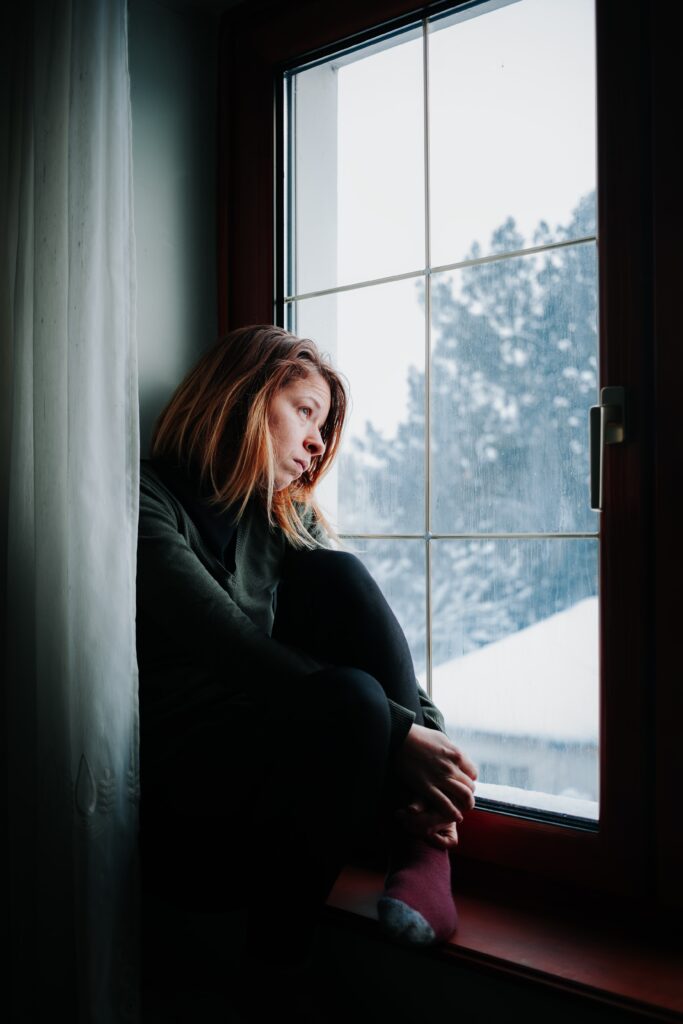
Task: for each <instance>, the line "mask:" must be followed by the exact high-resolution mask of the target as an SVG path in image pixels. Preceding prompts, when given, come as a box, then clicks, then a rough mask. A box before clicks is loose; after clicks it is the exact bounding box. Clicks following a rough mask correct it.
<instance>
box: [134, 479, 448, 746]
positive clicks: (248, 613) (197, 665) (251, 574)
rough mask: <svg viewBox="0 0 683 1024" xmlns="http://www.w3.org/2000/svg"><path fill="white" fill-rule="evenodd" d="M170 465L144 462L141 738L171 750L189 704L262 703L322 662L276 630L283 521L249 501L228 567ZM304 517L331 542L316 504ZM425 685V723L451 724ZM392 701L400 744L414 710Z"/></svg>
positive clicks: (140, 581) (394, 741)
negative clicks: (271, 520) (315, 514)
mask: <svg viewBox="0 0 683 1024" xmlns="http://www.w3.org/2000/svg"><path fill="white" fill-rule="evenodd" d="M162 468H163V467H160V466H159V465H158V464H156V463H153V462H152V461H151V460H149V459H142V460H141V463H140V520H139V530H138V557H137V620H136V625H137V653H138V666H139V669H140V710H141V724H142V731H143V738H142V742H143V745H144V743H145V737H147V736H149V737H151V736H154V737H155V739H154V746H155V750H157V751H161V750H162V749H164V750H166V752H167V753H170V752H172V749H173V744H174V742H176V740H177V739H178V737H181V736H182V721H183V717H184V716H185V715H186V714H187V712H188V711H191V710H192V709H197V708H199V707H203V708H204V709H206V710H207V712H208V713H210V708H211V705H212V704H213V703H214V702H218V701H221V702H224V701H225V699H226V697H227V698H228V699H229V700H230V701H234V702H235V703H236V704H243V705H244V707H245V709H248V708H250V709H253V707H254V706H255V705H258V703H259V702H260V701H261V700H263V699H264V697H265V696H267V695H266V694H265V693H264V692H263V691H262V688H263V687H264V686H268V685H272V686H276V687H282V686H287V685H288V684H291V685H292V689H293V693H294V694H295V693H296V681H297V679H298V678H299V677H300V676H301V674H310V673H312V672H316V671H318V670H319V669H320V667H321V666H320V663H319V662H317V661H316V660H315V659H314V658H313V657H311V656H310V655H308V654H307V653H306V652H305V651H302V650H299V649H297V648H295V647H292V646H291V645H289V644H287V645H285V644H283V643H280V642H278V641H277V640H274V639H273V638H272V637H271V632H272V628H273V621H274V615H275V604H276V590H277V586H278V583H279V581H280V579H281V568H282V563H283V559H284V555H285V551H286V548H287V545H288V544H289V542H288V541H287V539H286V537H285V536H284V534H283V533H282V531H281V530H271V529H270V527H269V525H268V522H267V518H266V514H265V511H264V510H263V508H262V506H260V505H259V504H258V503H257V502H256V501H252V502H250V504H249V506H248V508H247V510H246V512H245V514H244V516H243V517H242V519H241V520H240V523H239V528H238V529H237V532H236V548H235V551H234V566H230V568H228V567H226V565H225V564H223V562H222V561H221V560H220V558H219V557H218V556H217V549H216V547H215V545H212V544H211V543H210V542H209V540H208V539H207V536H208V530H207V529H203V531H202V533H200V531H199V529H198V528H197V525H196V524H195V522H194V521H193V519H192V518H191V517H190V514H189V512H188V507H187V506H189V507H190V508H192V505H191V504H190V503H189V502H187V501H185V502H183V501H182V500H180V497H179V492H178V488H177V487H174V489H171V487H170V485H169V478H168V476H167V475H166V473H163V474H162V473H161V470H162ZM162 476H163V478H162ZM164 480H166V482H164ZM180 493H181V494H182V491H181V492H180ZM203 509H204V510H206V512H207V513H208V515H215V513H214V512H213V510H208V507H207V506H203ZM195 518H197V516H196V515H195ZM305 522H306V525H307V528H308V529H309V531H310V533H311V535H312V536H314V537H315V538H316V539H317V540H318V541H319V542H320V543H322V544H323V545H325V546H327V547H331V544H330V542H329V539H328V538H327V536H326V535H325V534H324V532H323V530H322V528H321V527H320V526H319V525H318V524H317V523H314V522H313V520H312V515H311V514H307V516H306V518H305ZM205 525H208V526H210V525H211V524H210V523H208V524H206V521H205ZM255 680H258V687H259V688H261V692H259V693H256V692H254V691H255V689H256V685H255V682H254V681H255ZM268 680H269V681H270V682H269V683H268V682H264V681H268ZM416 683H417V681H416ZM418 693H419V699H420V704H421V706H422V710H423V713H424V718H425V724H426V725H427V726H429V727H430V728H434V729H439V730H440V731H442V732H445V731H446V730H445V725H444V719H443V716H442V715H441V712H440V711H439V710H438V708H437V707H436V706H435V705H434V704H433V703H432V701H431V700H430V699H429V697H428V696H427V694H426V693H425V691H424V690H423V689H422V688H421V687H419V686H418ZM389 708H390V713H391V720H392V738H391V750H392V752H393V751H395V750H396V749H397V748H398V747H399V746H400V744H401V743H402V742H403V740H404V739H405V737H406V735H407V734H408V730H409V729H410V726H411V725H412V723H413V722H414V720H415V712H414V711H411V710H410V709H408V708H405V707H403V706H402V705H400V704H397V703H396V702H395V701H393V700H389ZM176 726H177V728H176Z"/></svg>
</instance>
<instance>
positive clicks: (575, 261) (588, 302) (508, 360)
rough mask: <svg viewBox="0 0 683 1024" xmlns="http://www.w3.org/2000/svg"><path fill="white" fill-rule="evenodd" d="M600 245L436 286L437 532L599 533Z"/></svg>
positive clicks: (476, 269)
mask: <svg viewBox="0 0 683 1024" xmlns="http://www.w3.org/2000/svg"><path fill="white" fill-rule="evenodd" d="M596 272H597V268H596V252H595V243H594V242H588V243H582V244H579V245H573V246H567V247H565V248H561V249H551V250H549V251H548V252H545V253H539V254H538V255H532V256H517V257H511V258H507V259H500V260H496V261H494V262H491V263H482V264H478V265H476V266H470V267H464V268H462V269H460V270H457V271H450V272H445V273H442V274H435V275H434V277H433V279H432V377H431V385H432V416H431V426H432V431H431V447H432V474H433V476H432V502H433V504H432V511H433V519H432V529H433V530H434V532H436V533H454V532H462V531H467V532H476V533H486V532H491V533H502V532H510V533H519V532H523V533H530V532H531V533H536V532H540V531H551V532H560V533H565V532H569V531H572V532H576V531H580V532H586V531H590V532H594V531H595V530H596V529H597V519H598V513H597V512H594V511H592V510H591V508H590V465H589V451H588V415H589V413H588V410H589V408H590V406H591V405H595V404H596V403H597V401H598V387H597V383H598V382H597V367H598V344H597V308H596V304H597V276H596Z"/></svg>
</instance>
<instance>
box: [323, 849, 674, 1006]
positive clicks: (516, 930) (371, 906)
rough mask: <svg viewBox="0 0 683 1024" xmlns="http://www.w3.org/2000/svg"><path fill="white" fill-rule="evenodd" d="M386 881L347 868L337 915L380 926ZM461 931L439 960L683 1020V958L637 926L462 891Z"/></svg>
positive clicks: (333, 898) (332, 909)
mask: <svg viewBox="0 0 683 1024" xmlns="http://www.w3.org/2000/svg"><path fill="white" fill-rule="evenodd" d="M383 882H384V876H383V875H382V874H381V873H380V872H378V871H377V870H373V869H370V868H365V867H356V866H347V867H346V868H345V869H344V871H343V872H342V874H341V875H340V876H339V878H338V880H337V883H336V885H335V887H334V889H333V891H332V892H331V894H330V896H329V898H328V901H327V903H328V911H329V913H330V914H331V915H332V916H337V915H339V914H342V915H343V916H344V917H345V918H347V919H348V916H349V915H352V916H354V917H355V918H356V919H357V920H358V923H360V921H361V920H364V921H366V922H367V926H368V927H372V925H371V924H370V922H373V921H376V920H377V912H376V904H377V899H378V897H379V896H380V894H381V892H382V889H383ZM456 903H457V907H458V914H459V927H458V930H457V932H456V934H455V935H454V936H453V938H452V939H451V940H450V942H448V943H446V944H444V945H442V946H440V947H435V948H434V949H433V950H430V951H429V952H430V954H431V955H434V956H437V957H438V958H439V959H441V960H449V959H451V960H453V961H457V962H458V963H461V964H462V963H469V964H472V965H475V966H478V967H484V968H486V969H488V970H494V971H497V972H501V973H505V974H508V975H509V974H512V975H514V976H516V977H517V978H524V979H526V980H528V981H533V982H535V983H536V984H539V985H543V986H546V987H550V988H555V989H561V990H563V991H565V992H571V993H573V994H574V995H578V996H583V997H584V998H585V999H587V1000H588V1001H590V1002H592V1003H603V1004H608V1005H610V1006H613V1007H617V1008H621V1009H624V1010H628V1011H630V1012H631V1013H634V1014H636V1015H637V1014H639V1013H643V1014H645V1015H647V1016H648V1017H649V1018H650V1019H655V1020H662V1021H680V1020H683V960H682V958H681V954H680V951H677V950H675V949H672V944H671V943H670V942H664V943H662V942H658V941H657V938H656V936H653V935H652V934H646V933H645V930H644V929H643V928H642V927H638V926H635V927H634V929H633V931H632V932H631V933H629V932H628V931H627V930H626V929H624V927H623V923H622V924H620V925H618V926H616V925H615V926H613V927H610V925H609V923H608V922H602V923H601V924H600V926H596V925H595V923H594V922H591V924H590V925H586V924H582V923H581V921H580V918H579V917H578V916H577V915H576V914H574V915H572V918H567V917H565V916H564V915H561V914H559V913H557V912H555V911H548V910H545V911H543V910H539V909H538V908H534V909H533V910H531V909H529V908H527V907H525V908H520V907H511V906H505V907H502V906H501V905H500V904H499V903H498V902H494V901H493V900H489V899H486V898H483V897H482V896H481V895H480V894H474V893H466V892H456Z"/></svg>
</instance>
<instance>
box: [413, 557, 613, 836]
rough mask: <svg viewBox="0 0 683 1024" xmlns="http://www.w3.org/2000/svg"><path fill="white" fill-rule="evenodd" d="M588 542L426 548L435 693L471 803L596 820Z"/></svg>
mask: <svg viewBox="0 0 683 1024" xmlns="http://www.w3.org/2000/svg"><path fill="white" fill-rule="evenodd" d="M597 557H598V551H597V541H596V540H582V539H578V538H577V539H559V538H558V539H554V538H545V539H542V540H535V539H531V538H530V539H523V540H521V539H517V540H512V539H510V540H493V539H488V540H437V541H434V542H433V544H432V665H433V668H432V686H433V690H432V692H433V695H434V700H435V702H436V703H437V705H438V706H439V707H440V708H441V710H442V712H443V714H444V718H445V719H446V727H447V729H448V732H449V735H450V736H451V737H452V738H453V740H454V742H457V743H458V744H460V745H462V748H463V750H466V751H467V753H468V754H469V755H470V756H471V757H472V758H473V760H474V761H475V762H476V763H478V764H479V767H480V769H481V774H480V781H479V783H478V784H477V796H478V797H488V798H491V799H495V800H500V801H502V802H504V803H513V804H518V805H521V806H526V807H537V808H543V809H548V810H552V811H555V812H557V813H562V814H572V815H576V816H578V817H584V818H589V819H590V818H593V819H595V818H597V816H598V797H599V794H598V703H599V701H598V599H597V588H596V580H597Z"/></svg>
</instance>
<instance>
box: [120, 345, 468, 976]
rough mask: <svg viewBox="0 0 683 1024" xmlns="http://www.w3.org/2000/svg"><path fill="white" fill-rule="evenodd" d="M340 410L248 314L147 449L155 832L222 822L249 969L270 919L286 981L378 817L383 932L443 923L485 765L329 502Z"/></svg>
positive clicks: (144, 622) (397, 934)
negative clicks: (323, 492)
mask: <svg viewBox="0 0 683 1024" xmlns="http://www.w3.org/2000/svg"><path fill="white" fill-rule="evenodd" d="M346 411H347V394H346V390H345V387H344V384H343V380H342V378H341V376H340V375H339V373H337V372H336V371H335V370H334V369H333V368H332V367H331V366H330V365H329V363H328V362H327V360H325V359H323V358H322V357H321V355H320V353H319V352H318V349H317V347H316V346H315V344H314V343H313V342H312V341H309V340H302V339H299V338H296V337H295V336H294V335H292V334H290V333H289V332H287V331H285V330H283V329H281V328H279V327H271V326H252V327H245V328H240V329H239V330H235V331H233V332H231V333H230V334H229V335H227V336H226V337H224V338H223V339H222V340H221V341H220V342H219V343H218V344H217V345H215V346H214V347H213V348H212V349H211V350H210V351H208V352H207V353H206V354H205V355H204V356H203V357H202V358H201V359H200V361H199V362H198V363H197V365H196V366H195V368H194V369H193V370H192V371H191V372H190V373H189V374H188V376H187V377H186V379H185V380H184V381H183V382H182V384H181V385H180V386H179V387H178V389H177V390H176V392H175V394H174V395H173V397H172V398H171V400H170V402H169V403H168V405H167V406H166V408H165V409H164V411H163V412H162V414H161V416H160V417H159V419H158V421H157V424H156V427H155V431H154V435H153V438H152V446H151V447H152V453H151V454H152V457H151V459H149V460H144V459H143V460H142V465H141V490H140V526H139V542H138V577H137V630H138V636H137V642H138V663H139V668H140V709H141V763H142V785H143V793H144V796H143V804H142V806H143V810H142V822H143V827H142V835H143V836H144V835H145V825H144V823H145V822H147V823H149V822H150V821H151V820H152V818H153V817H154V816H156V818H157V819H158V818H159V817H160V816H161V817H163V816H164V815H165V814H174V815H180V816H181V820H183V821H185V822H191V823H192V826H191V828H192V830H193V836H194V837H196V841H197V842H202V841H203V842H204V843H205V845H206V849H207V851H208V850H209V849H210V848H211V849H213V848H214V847H215V843H216V839H215V837H216V836H217V835H219V834H220V826H224V827H225V834H226V835H227V837H228V838H227V841H226V843H225V845H224V846H222V847H221V848H220V853H219V860H218V863H219V866H220V869H221V872H222V875H223V880H225V877H226V876H227V877H228V879H229V878H230V877H234V879H235V887H236V888H237V887H238V886H239V888H240V889H243V888H244V882H243V874H244V872H246V873H247V878H248V883H247V889H246V891H247V892H248V894H249V895H248V906H249V915H248V924H247V934H246V942H245V947H244V953H243V964H244V966H245V971H246V970H247V968H250V967H251V966H252V965H253V964H255V963H259V964H261V965H262V964H263V963H264V953H263V948H262V947H263V933H264V931H266V930H267V929H268V927H269V926H270V923H271V921H272V918H273V916H274V915H277V916H278V920H279V921H280V923H282V921H283V920H285V921H286V927H287V951H288V954H284V953H283V950H282V948H279V949H278V953H277V960H278V963H279V964H280V967H281V971H280V975H279V976H281V977H284V976H285V974H286V973H287V970H288V971H289V972H290V974H291V976H292V977H294V976H296V975H297V972H303V974H304V975H305V971H306V969H307V968H308V967H309V966H310V962H311V952H312V946H313V939H314V935H315V926H316V922H317V920H318V917H319V914H320V911H321V908H322V906H323V905H324V903H325V900H326V897H327V896H328V894H329V892H330V890H331V889H332V887H333V885H334V882H335V880H336V878H337V876H338V874H339V872H340V871H341V869H342V868H343V866H344V864H345V862H346V860H347V858H348V856H349V854H350V853H351V852H352V851H353V849H354V848H355V846H354V844H357V843H358V842H359V841H361V840H362V837H363V836H366V835H368V834H370V832H371V830H372V829H373V828H376V827H377V824H378V822H382V823H384V825H385V829H386V831H385V833H384V835H385V837H386V839H387V842H388V844H389V845H388V856H389V868H388V872H387V878H386V886H385V892H384V894H383V896H382V898H381V899H380V901H379V905H378V914H379V919H380V924H381V926H382V928H383V929H384V931H385V932H386V933H387V934H388V935H390V936H391V937H393V938H394V939H396V940H397V941H400V942H407V943H412V944H426V943H432V942H439V941H442V940H444V939H446V938H448V937H449V936H450V935H451V934H452V932H453V930H454V929H455V926H456V920H457V919H456V910H455V906H454V904H453V898H452V895H451V886H450V860H449V851H450V849H451V848H452V847H453V846H454V844H455V843H457V825H458V824H459V823H460V822H461V821H462V818H463V814H464V813H465V812H466V811H467V810H469V809H470V808H471V807H472V806H473V804H474V798H473V791H474V781H473V780H474V779H475V778H476V770H475V768H474V766H473V765H472V764H471V762H470V761H469V760H468V758H467V757H466V756H465V755H464V754H463V753H461V752H460V751H459V750H458V749H457V748H456V747H455V746H454V744H453V743H452V742H451V741H450V740H449V738H448V737H447V736H446V734H445V729H444V721H443V717H442V716H441V713H440V712H439V710H438V709H437V708H436V707H435V705H434V704H433V703H432V702H431V700H430V699H429V697H428V696H427V694H426V693H425V692H424V690H422V689H421V688H420V687H419V685H418V683H417V680H416V678H415V673H414V669H413V665H412V661H411V657H410V652H409V649H408V644H407V641H406V639H405V636H404V634H403V632H402V630H401V628H400V626H399V624H398V622H397V620H396V618H395V616H394V614H393V612H392V611H391V609H390V608H389V606H388V604H387V602H386V600H385V599H384V597H383V595H382V593H381V591H380V590H379V587H378V586H377V584H376V583H375V581H374V580H373V578H372V576H371V575H370V574H369V573H368V571H367V570H366V569H365V567H364V565H363V563H362V562H361V561H360V559H358V558H357V557H356V556H355V555H354V554H352V553H350V552H346V551H342V550H337V549H335V548H333V546H332V544H331V541H330V538H331V537H332V538H334V539H335V541H336V542H337V543H338V542H339V539H338V538H337V537H336V534H334V531H333V530H332V529H331V527H330V526H329V524H327V522H326V520H325V518H324V516H323V514H322V511H321V509H320V508H319V507H318V505H317V503H316V501H315V486H316V484H317V483H318V481H319V480H320V479H321V477H322V476H323V475H324V474H325V473H326V472H327V471H328V470H329V468H330V466H331V464H332V462H333V460H334V458H335V456H336V454H337V451H338V448H339V442H340V438H341V434H342V430H343V426H344V421H345V416H346ZM176 820H178V819H176ZM202 828H203V829H204V832H203V833H202V831H201V829H202ZM202 835H210V836H211V837H212V840H211V841H210V842H209V841H206V840H202V839H201V836H202ZM143 848H144V843H143ZM207 855H208V854H207ZM275 866H276V867H277V872H275V871H274V867H275ZM231 872H232V875H231ZM287 956H288V959H287V963H286V964H285V968H286V970H285V968H283V967H282V963H283V958H286V957H287ZM270 967H271V968H272V970H273V971H274V970H275V966H274V964H272V965H270Z"/></svg>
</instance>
